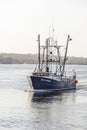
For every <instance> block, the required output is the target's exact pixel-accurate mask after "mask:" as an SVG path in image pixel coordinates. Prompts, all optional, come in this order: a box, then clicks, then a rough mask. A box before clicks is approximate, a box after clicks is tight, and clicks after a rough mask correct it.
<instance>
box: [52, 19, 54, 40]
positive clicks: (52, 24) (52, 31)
mask: <svg viewBox="0 0 87 130" xmlns="http://www.w3.org/2000/svg"><path fill="white" fill-rule="evenodd" d="M52 38H53V39H54V17H53V20H52Z"/></svg>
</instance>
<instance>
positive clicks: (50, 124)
mask: <svg viewBox="0 0 87 130" xmlns="http://www.w3.org/2000/svg"><path fill="white" fill-rule="evenodd" d="M34 67H35V66H34V65H26V64H24V65H0V130H87V66H85V65H84V66H83V65H82V66H79V65H68V66H66V70H67V74H70V71H72V69H73V68H74V69H75V70H76V73H77V78H78V80H79V84H78V86H77V90H72V91H66V92H61V93H58V92H56V93H33V92H29V88H30V87H29V84H28V80H27V75H29V74H30V73H31V72H32V71H33V69H34ZM25 90H27V91H25Z"/></svg>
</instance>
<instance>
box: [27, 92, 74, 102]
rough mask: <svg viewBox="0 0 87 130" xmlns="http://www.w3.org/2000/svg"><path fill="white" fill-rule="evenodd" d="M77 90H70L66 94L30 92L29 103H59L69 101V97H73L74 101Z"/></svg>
mask: <svg viewBox="0 0 87 130" xmlns="http://www.w3.org/2000/svg"><path fill="white" fill-rule="evenodd" d="M75 92H76V90H69V91H66V92H63V91H61V92H58V91H54V92H52V91H51V92H30V93H29V97H28V98H29V101H31V102H37V103H38V102H46V103H48V102H52V101H59V102H63V100H64V101H65V100H67V98H68V97H67V96H69V95H72V100H73V99H74V98H75V94H74V93H75Z"/></svg>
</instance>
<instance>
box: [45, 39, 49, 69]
mask: <svg viewBox="0 0 87 130" xmlns="http://www.w3.org/2000/svg"><path fill="white" fill-rule="evenodd" d="M48 46H49V38H48V39H47V40H46V72H49V66H48V60H49V59H48Z"/></svg>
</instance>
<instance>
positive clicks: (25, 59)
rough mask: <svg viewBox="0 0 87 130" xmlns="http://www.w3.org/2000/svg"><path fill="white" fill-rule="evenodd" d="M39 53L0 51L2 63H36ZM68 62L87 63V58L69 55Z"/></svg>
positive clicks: (0, 62) (0, 61)
mask: <svg viewBox="0 0 87 130" xmlns="http://www.w3.org/2000/svg"><path fill="white" fill-rule="evenodd" d="M37 60H38V56H37V54H15V53H0V64H25V63H26V64H36V63H37ZM67 64H78V65H87V58H83V57H68V60H67Z"/></svg>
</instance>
